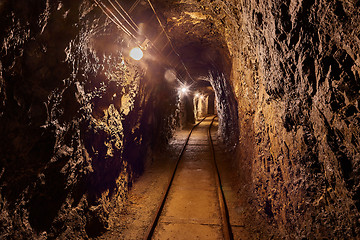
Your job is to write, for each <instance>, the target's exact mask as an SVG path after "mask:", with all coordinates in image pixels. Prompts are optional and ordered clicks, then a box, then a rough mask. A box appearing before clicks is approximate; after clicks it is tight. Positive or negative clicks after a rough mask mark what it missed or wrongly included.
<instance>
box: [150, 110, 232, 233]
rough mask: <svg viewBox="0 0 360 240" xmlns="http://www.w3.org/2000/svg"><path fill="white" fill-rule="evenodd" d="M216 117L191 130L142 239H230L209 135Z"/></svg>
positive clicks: (205, 119) (206, 118)
mask: <svg viewBox="0 0 360 240" xmlns="http://www.w3.org/2000/svg"><path fill="white" fill-rule="evenodd" d="M215 118H216V116H214V117H205V118H203V119H202V120H201V121H200V122H198V123H197V124H196V125H194V126H193V128H192V129H191V130H190V132H189V135H188V137H187V139H186V141H185V143H184V145H183V148H182V150H181V152H180V154H179V157H178V159H177V162H176V164H175V167H174V169H173V173H172V176H171V178H170V180H169V184H168V186H167V189H166V192H165V193H164V197H163V199H162V201H161V204H159V207H158V209H157V212H156V214H155V217H154V219H153V222H152V224H151V226H149V228H148V231H147V234H146V235H145V238H144V239H147V240H150V239H195V238H196V239H226V240H228V239H233V235H232V231H231V226H230V223H229V215H228V211H227V207H226V201H225V198H224V193H223V191H222V187H221V178H220V175H219V171H218V167H217V164H216V159H215V151H214V145H213V140H212V138H211V127H212V125H213V122H214V120H215ZM194 135H195V136H194ZM189 142H191V144H189Z"/></svg>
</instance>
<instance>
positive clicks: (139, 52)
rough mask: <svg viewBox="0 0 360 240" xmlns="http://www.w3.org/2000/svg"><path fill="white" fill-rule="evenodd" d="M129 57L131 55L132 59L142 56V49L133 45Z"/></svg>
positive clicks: (138, 58)
mask: <svg viewBox="0 0 360 240" xmlns="http://www.w3.org/2000/svg"><path fill="white" fill-rule="evenodd" d="M129 55H130V57H132V58H133V59H134V60H137V61H138V60H140V59H142V57H143V56H144V53H143V51H142V50H141V49H140V48H139V47H135V48H133V49H131V51H130V54H129Z"/></svg>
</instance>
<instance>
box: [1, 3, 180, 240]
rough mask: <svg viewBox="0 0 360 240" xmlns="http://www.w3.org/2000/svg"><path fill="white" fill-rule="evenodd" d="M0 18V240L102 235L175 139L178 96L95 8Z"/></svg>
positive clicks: (8, 9) (37, 6) (47, 6)
mask: <svg viewBox="0 0 360 240" xmlns="http://www.w3.org/2000/svg"><path fill="white" fill-rule="evenodd" d="M0 14H1V17H0V25H1V28H2V30H1V33H0V39H1V44H2V45H1V59H0V61H1V62H0V69H1V75H0V136H1V144H0V153H1V155H0V212H1V214H0V238H2V239H3V238H11V239H14V238H17V239H33V238H36V239H46V238H56V237H59V238H62V239H66V238H68V239H74V238H79V239H80V238H87V237H92V236H96V235H98V234H99V233H101V232H103V231H104V230H105V229H106V228H109V227H111V226H112V224H113V223H112V222H111V214H112V209H113V208H121V206H122V204H123V203H124V201H125V200H126V195H127V191H128V188H129V186H130V185H131V182H132V181H133V180H134V178H135V177H136V176H137V175H139V174H141V173H142V171H143V169H144V166H145V164H147V163H148V162H149V161H150V160H151V150H152V149H154V147H156V144H160V143H161V142H163V141H166V139H167V138H168V137H169V135H170V134H171V129H172V127H173V124H174V122H173V114H174V111H175V109H176V99H175V98H174V97H173V96H176V94H173V92H174V90H171V89H172V88H169V86H168V84H167V83H166V82H165V83H161V84H159V83H160V82H161V81H162V78H159V77H158V76H156V75H155V74H152V75H149V74H148V72H147V71H145V70H146V69H145V67H143V66H140V65H139V64H138V63H136V62H134V61H132V60H130V59H129V58H128V57H127V53H126V52H125V51H127V49H128V46H127V41H126V39H125V38H124V36H123V34H122V32H121V31H120V30H118V29H117V28H116V26H115V25H114V24H113V23H111V22H110V21H109V19H108V18H107V17H106V16H105V14H103V12H102V11H101V10H100V9H99V8H98V7H96V6H95V4H94V3H93V2H92V1H88V0H84V1H60V0H59V1H49V0H42V1H37V0H36V1H35V0H34V1H27V0H26V1H25V0H24V1H23V0H17V1H1V3H0ZM151 67H152V68H153V69H156V68H159V66H156V65H155V64H153V66H151ZM163 97H165V98H166V99H168V101H167V102H166V103H164V101H162V100H163Z"/></svg>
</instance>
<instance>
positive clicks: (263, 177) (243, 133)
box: [203, 0, 360, 239]
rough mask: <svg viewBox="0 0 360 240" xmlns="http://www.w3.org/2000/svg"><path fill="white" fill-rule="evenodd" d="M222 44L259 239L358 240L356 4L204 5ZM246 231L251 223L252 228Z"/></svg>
mask: <svg viewBox="0 0 360 240" xmlns="http://www.w3.org/2000/svg"><path fill="white" fill-rule="evenodd" d="M203 5H204V6H205V7H204V9H205V11H207V13H208V14H209V15H210V16H211V18H212V19H213V22H214V23H215V26H216V28H217V29H219V31H220V32H222V34H223V36H224V38H225V39H226V41H227V43H228V48H229V51H230V55H231V58H232V74H231V84H232V87H233V89H234V92H235V96H236V99H237V104H238V114H239V129H240V130H239V132H240V135H239V145H238V148H237V158H236V160H235V161H236V164H237V165H238V168H239V172H240V179H239V181H240V183H241V184H242V186H240V189H239V191H240V193H241V194H243V196H247V198H248V203H249V205H251V207H252V209H253V212H254V213H256V214H254V216H256V217H255V218H253V217H252V216H250V217H249V222H251V221H252V220H253V219H255V223H256V224H258V225H257V226H258V227H255V224H254V225H253V228H254V231H255V232H256V233H257V235H254V237H256V236H258V237H260V238H264V237H265V236H267V237H270V236H272V237H275V238H281V239H304V238H307V239H320V238H328V239H354V238H355V237H356V236H358V235H359V234H360V226H359V224H360V223H359V210H360V200H359V199H360V198H359V194H360V185H359V184H360V182H359V181H360V175H359V171H360V168H359V163H360V158H359V156H360V155H359V139H360V138H359V137H360V128H359V126H360V125H359V123H360V122H359V120H360V114H359V110H360V105H359V104H360V97H359V96H360V95H359V90H360V88H359V87H360V79H359V73H360V68H359V67H360V58H359V55H360V47H359V46H360V12H359V6H360V2H359V1H339V0H337V1H333V0H328V1H325V0H314V1H298V0H287V1H270V2H269V1H262V0H243V1H231V0H227V1H219V0H218V1H211V2H208V1H204V2H203ZM250 225H251V224H250Z"/></svg>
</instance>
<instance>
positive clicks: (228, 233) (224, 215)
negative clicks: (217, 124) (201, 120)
mask: <svg viewBox="0 0 360 240" xmlns="http://www.w3.org/2000/svg"><path fill="white" fill-rule="evenodd" d="M216 117H217V116H215V117H214V118H213V119H212V121H211V123H210V126H209V129H208V140H209V145H210V149H211V155H212V159H213V165H214V173H215V181H216V188H217V193H218V198H219V205H220V212H221V223H222V229H223V234H224V239H225V240H233V239H234V236H233V233H232V230H231V224H230V218H229V211H228V208H227V206H226V201H225V195H224V191H223V188H222V185H221V177H220V173H219V168H218V166H217V163H216V157H215V149H214V144H213V141H212V137H211V127H212V125H213V123H214V120H215V118H216Z"/></svg>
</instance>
